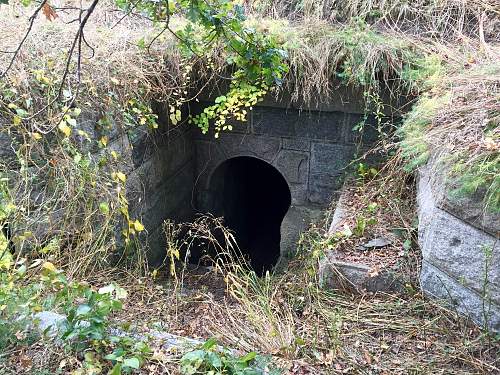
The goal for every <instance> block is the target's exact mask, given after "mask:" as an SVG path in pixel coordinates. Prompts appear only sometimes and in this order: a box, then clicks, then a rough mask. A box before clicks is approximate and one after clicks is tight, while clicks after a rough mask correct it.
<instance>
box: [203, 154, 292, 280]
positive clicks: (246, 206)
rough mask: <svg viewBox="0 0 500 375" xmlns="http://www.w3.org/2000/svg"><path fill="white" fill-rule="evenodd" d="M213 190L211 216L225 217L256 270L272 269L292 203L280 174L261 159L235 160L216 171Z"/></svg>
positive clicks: (245, 157) (258, 271)
mask: <svg viewBox="0 0 500 375" xmlns="http://www.w3.org/2000/svg"><path fill="white" fill-rule="evenodd" d="M210 190H211V191H212V193H213V201H212V213H213V214H214V215H217V216H223V217H224V219H225V223H226V226H227V227H228V228H230V229H231V230H233V231H234V233H235V237H236V241H237V242H238V245H239V247H240V250H241V252H242V253H243V255H244V256H245V257H246V258H247V259H248V260H249V261H250V266H251V267H252V268H253V270H254V271H255V272H256V273H257V274H263V273H265V272H266V271H268V270H271V269H272V268H273V266H275V265H276V263H277V261H278V258H279V256H280V240H281V233H280V232H281V231H280V229H281V222H282V221H283V218H284V217H285V215H286V213H287V211H288V209H289V207H290V204H291V195H290V189H289V187H288V184H287V182H286V180H285V179H284V177H283V176H282V175H281V173H280V172H279V171H278V170H277V169H276V168H274V167H273V166H272V165H270V164H268V163H266V162H265V161H262V160H260V159H257V158H253V157H247V156H241V157H236V158H232V159H229V160H226V161H225V162H224V163H222V164H221V165H220V166H219V167H218V168H217V169H216V171H215V172H214V174H213V176H212V179H211V182H210Z"/></svg>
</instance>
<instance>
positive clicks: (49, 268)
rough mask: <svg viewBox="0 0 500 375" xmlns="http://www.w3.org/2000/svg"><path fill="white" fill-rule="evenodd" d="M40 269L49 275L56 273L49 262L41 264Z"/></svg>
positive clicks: (55, 269)
mask: <svg viewBox="0 0 500 375" xmlns="http://www.w3.org/2000/svg"><path fill="white" fill-rule="evenodd" d="M42 269H43V270H44V271H48V272H50V273H54V272H57V268H56V266H54V264H53V263H51V262H45V263H43V264H42Z"/></svg>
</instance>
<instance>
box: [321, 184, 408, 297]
mask: <svg viewBox="0 0 500 375" xmlns="http://www.w3.org/2000/svg"><path fill="white" fill-rule="evenodd" d="M350 183H353V182H350V181H346V182H345V183H344V188H343V189H342V193H341V194H340V198H339V200H338V202H337V206H336V207H335V212H334V213H333V218H332V222H331V224H330V228H329V230H328V234H329V235H334V234H335V233H337V232H339V231H340V230H342V223H343V221H344V219H345V218H346V215H347V213H346V212H347V210H346V207H347V205H348V204H349V202H348V199H347V188H348V186H349V184H350ZM389 244H391V242H390V241H389V240H387V239H385V238H382V237H381V238H375V239H373V240H372V241H370V242H368V243H367V244H366V245H364V246H359V247H358V248H357V250H360V251H367V250H368V249H369V248H376V247H384V246H387V245H389ZM318 273H319V279H320V284H321V286H322V287H323V288H331V289H337V290H348V291H354V292H358V293H364V292H381V291H384V292H400V291H403V290H404V287H403V285H404V282H403V281H402V275H399V274H398V273H397V272H395V271H394V270H392V269H385V270H381V271H378V270H373V269H372V268H371V267H370V266H368V265H366V264H363V263H352V262H342V261H340V260H339V259H336V256H335V251H325V255H324V256H323V258H322V259H321V260H320V262H319V270H318Z"/></svg>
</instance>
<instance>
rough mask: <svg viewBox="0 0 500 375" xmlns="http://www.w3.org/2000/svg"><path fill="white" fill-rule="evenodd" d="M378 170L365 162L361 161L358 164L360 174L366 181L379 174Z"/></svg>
mask: <svg viewBox="0 0 500 375" xmlns="http://www.w3.org/2000/svg"><path fill="white" fill-rule="evenodd" d="M377 174H378V171H377V170H376V169H375V168H373V167H370V166H368V165H366V164H365V163H359V164H358V176H359V178H360V179H361V180H363V181H366V180H371V179H373V178H375V176H377Z"/></svg>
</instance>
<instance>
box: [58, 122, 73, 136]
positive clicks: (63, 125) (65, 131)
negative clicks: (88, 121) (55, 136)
mask: <svg viewBox="0 0 500 375" xmlns="http://www.w3.org/2000/svg"><path fill="white" fill-rule="evenodd" d="M57 127H58V128H59V130H60V131H61V132H62V133H63V134H64V135H65V136H66V137H69V136H70V135H71V128H70V127H69V126H68V125H67V124H66V121H61V122H60V124H59V125H58V126H57Z"/></svg>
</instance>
